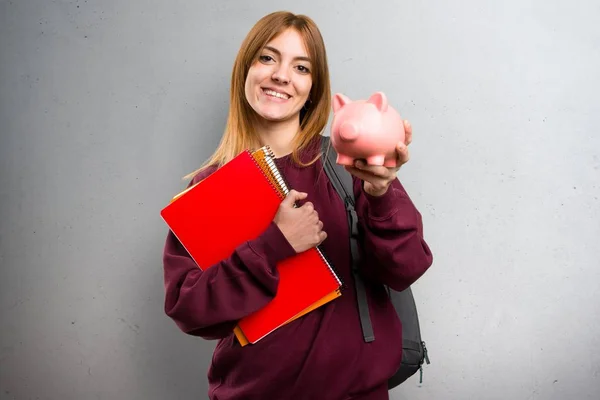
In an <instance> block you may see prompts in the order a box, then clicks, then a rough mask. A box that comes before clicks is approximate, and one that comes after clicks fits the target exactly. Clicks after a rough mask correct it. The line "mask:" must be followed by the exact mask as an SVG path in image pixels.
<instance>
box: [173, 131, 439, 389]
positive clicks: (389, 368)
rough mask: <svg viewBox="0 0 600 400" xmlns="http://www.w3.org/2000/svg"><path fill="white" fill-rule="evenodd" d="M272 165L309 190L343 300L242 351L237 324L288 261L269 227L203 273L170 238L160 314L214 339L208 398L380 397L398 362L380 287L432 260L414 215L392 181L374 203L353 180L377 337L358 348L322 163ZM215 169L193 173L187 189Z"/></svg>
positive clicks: (337, 207)
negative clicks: (235, 329) (235, 332)
mask: <svg viewBox="0 0 600 400" xmlns="http://www.w3.org/2000/svg"><path fill="white" fill-rule="evenodd" d="M319 139H320V138H319ZM317 142H318V140H316V141H315V145H314V146H313V147H311V150H307V152H306V153H305V154H304V155H303V158H305V159H310V158H311V156H312V154H311V152H312V151H318V150H319V143H317ZM277 166H278V167H279V168H280V170H281V172H282V173H283V175H284V176H285V179H286V181H287V183H288V184H289V186H290V188H293V189H296V190H298V191H301V192H306V193H308V198H307V199H306V200H305V201H311V202H312V203H313V204H314V206H315V209H316V210H317V212H318V213H319V217H320V219H321V221H323V229H324V231H325V232H327V235H328V237H327V239H326V240H325V242H324V243H323V244H322V248H323V251H324V252H325V254H326V255H327V257H328V258H329V260H330V261H331V262H332V264H333V266H334V267H335V268H336V270H337V271H338V273H339V274H340V276H341V278H342V280H343V281H344V283H345V285H346V288H345V290H344V291H343V292H342V293H343V294H342V296H341V297H339V298H338V299H336V300H334V301H333V302H330V303H329V304H326V305H324V306H322V307H320V308H318V309H317V310H315V311H313V312H311V313H309V314H307V315H305V316H303V317H301V318H299V319H297V320H295V321H293V322H291V323H289V324H287V325H285V326H283V327H281V328H279V329H277V330H276V331H275V332H273V333H271V334H270V335H268V336H267V337H265V338H263V339H262V340H260V341H259V342H258V343H256V344H253V345H248V346H246V347H243V348H242V347H241V346H240V345H239V344H238V342H237V340H236V338H235V336H234V335H233V333H232V329H233V327H234V326H235V324H236V321H237V320H239V319H240V318H242V317H244V316H246V315H248V314H250V313H252V312H254V311H256V310H258V309H260V308H261V307H263V306H265V305H266V304H267V303H268V302H269V301H270V300H271V299H272V298H273V296H274V295H275V293H276V291H277V284H278V274H277V269H276V264H277V262H278V261H280V260H283V259H284V258H286V257H288V256H291V255H293V254H294V249H293V248H292V247H291V245H290V244H289V243H288V241H287V240H286V238H285V237H284V236H283V234H282V233H281V231H280V230H279V229H278V227H277V226H276V225H275V224H274V223H272V224H271V225H270V226H269V228H268V229H267V230H266V231H265V232H264V233H263V234H262V235H261V236H259V237H257V238H255V239H253V240H250V241H248V242H245V243H243V244H241V245H240V246H239V247H238V248H237V249H236V250H235V252H234V253H233V254H231V256H230V257H229V258H226V259H224V260H222V261H221V262H220V263H218V264H216V265H214V266H212V267H211V268H208V269H206V270H205V271H204V272H202V271H201V270H200V269H199V268H198V267H197V266H196V265H195V264H194V261H193V260H192V259H191V258H190V256H189V255H188V254H187V252H186V251H185V249H184V248H183V247H182V246H181V244H180V243H179V242H178V240H177V239H176V237H175V236H174V235H173V234H172V233H171V232H169V233H168V236H167V240H166V245H165V249H164V278H165V289H166V299H165V312H166V314H167V315H168V316H169V317H171V318H172V319H173V320H174V321H175V323H176V324H177V326H178V327H179V328H180V329H181V330H182V331H183V332H185V333H187V334H190V335H195V336H200V337H203V338H205V339H218V340H219V341H218V343H217V346H216V348H215V351H214V354H213V358H212V360H211V364H210V368H209V372H208V381H209V397H210V398H211V399H213V400H231V399H236V400H237V399H244V400H252V399H269V400H270V399H273V400H274V399H293V400H296V399H298V400H303V399H319V400H347V399H369V400H371V399H372V400H380V399H388V398H389V397H388V390H387V379H388V378H389V377H390V376H391V375H392V374H393V373H394V372H395V371H396V369H397V367H398V366H399V364H400V360H401V356H402V354H401V353H402V348H401V334H402V329H401V325H400V321H399V319H398V318H397V316H396V312H395V310H394V308H393V306H392V304H391V303H390V302H389V299H388V297H387V295H386V292H385V289H384V287H383V286H382V284H387V285H389V286H390V287H392V288H393V289H396V290H402V289H404V288H406V287H407V286H409V285H411V284H412V283H414V282H415V281H416V280H417V279H418V278H419V277H421V275H423V274H424V273H425V271H426V270H427V269H428V268H429V266H430V265H431V264H432V255H431V252H430V250H429V248H428V246H427V244H426V243H425V241H424V239H423V231H422V223H421V215H420V214H419V212H418V211H417V209H416V208H415V206H414V205H413V203H412V202H411V200H410V199H409V197H408V195H407V193H406V191H405V190H404V188H403V187H402V185H401V184H400V182H399V181H398V180H397V179H396V180H395V181H394V182H393V184H392V185H391V186H390V188H389V189H388V191H387V193H386V194H385V195H383V196H381V197H373V196H370V195H369V194H367V193H366V192H364V190H363V189H362V183H361V181H360V180H358V179H356V178H355V180H354V193H355V196H356V209H357V213H358V215H359V224H360V237H361V239H362V240H361V254H362V260H363V262H362V265H361V266H360V268H361V271H362V273H363V276H364V277H365V280H366V282H365V285H366V290H367V295H368V301H369V306H370V314H371V321H372V324H373V330H374V334H375V341H373V342H370V343H365V341H364V340H363V336H362V330H361V326H360V320H359V314H358V309H357V303H356V295H355V290H354V282H353V278H352V275H351V270H350V266H351V262H350V247H349V236H348V235H349V232H348V224H347V218H346V211H345V208H344V204H343V202H342V200H341V198H340V197H339V196H338V195H337V193H336V191H335V189H334V187H333V186H332V185H331V183H330V182H329V180H328V178H327V175H326V174H325V171H324V170H323V164H322V163H321V161H320V160H319V161H317V162H316V163H315V164H313V165H311V166H309V167H304V168H303V167H299V166H297V165H295V164H293V161H292V160H291V157H290V156H286V157H282V158H280V159H277ZM213 171H214V169H208V170H205V171H203V172H201V173H200V174H198V175H197V176H196V177H195V178H194V179H193V180H192V182H191V184H193V183H195V182H198V180H200V179H203V178H205V177H206V176H208V175H209V174H210V173H211V172H213ZM239 195H240V204H243V198H244V196H251V195H252V193H240V194H239ZM198 228H199V229H210V228H209V227H206V228H203V227H198Z"/></svg>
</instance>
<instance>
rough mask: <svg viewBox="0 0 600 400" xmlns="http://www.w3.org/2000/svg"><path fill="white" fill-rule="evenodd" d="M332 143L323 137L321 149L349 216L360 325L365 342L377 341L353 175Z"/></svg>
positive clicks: (327, 172) (328, 170)
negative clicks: (363, 267)
mask: <svg viewBox="0 0 600 400" xmlns="http://www.w3.org/2000/svg"><path fill="white" fill-rule="evenodd" d="M330 144H331V141H330V139H329V137H328V136H322V141H321V149H322V155H323V167H324V168H325V173H326V174H327V176H328V177H329V180H330V181H331V184H332V185H333V187H334V188H335V190H336V191H337V193H338V194H339V196H340V197H341V198H342V200H343V201H344V205H345V206H346V212H347V215H348V225H349V226H348V228H349V230H350V250H351V255H352V275H353V276H354V285H355V287H356V299H357V302H358V311H359V315H360V325H361V327H362V331H363V338H364V340H365V342H372V341H373V340H375V335H374V333H373V326H372V324H371V316H370V315H369V304H368V302H367V292H366V290H365V285H364V282H363V280H362V278H361V277H360V275H359V271H358V263H359V257H360V254H359V251H358V215H357V214H356V210H355V209H354V205H355V203H354V200H355V199H354V185H353V180H352V175H350V173H348V171H346V170H345V169H344V167H342V166H341V165H339V164H338V163H337V162H336V160H337V153H336V152H335V149H334V148H333V147H332V146H331V145H330Z"/></svg>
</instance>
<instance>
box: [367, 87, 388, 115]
mask: <svg viewBox="0 0 600 400" xmlns="http://www.w3.org/2000/svg"><path fill="white" fill-rule="evenodd" d="M367 103H371V104H375V107H377V109H378V110H379V111H381V112H386V111H387V108H388V101H387V97H386V96H385V94H384V93H383V92H376V93H374V94H373V95H371V97H369V100H367Z"/></svg>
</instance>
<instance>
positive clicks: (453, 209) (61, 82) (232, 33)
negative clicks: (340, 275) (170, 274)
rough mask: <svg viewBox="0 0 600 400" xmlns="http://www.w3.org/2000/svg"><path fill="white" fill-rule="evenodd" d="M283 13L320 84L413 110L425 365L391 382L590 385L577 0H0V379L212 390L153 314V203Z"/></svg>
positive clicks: (594, 223)
mask: <svg viewBox="0 0 600 400" xmlns="http://www.w3.org/2000/svg"><path fill="white" fill-rule="evenodd" d="M278 9H289V10H291V11H294V12H300V13H306V14H308V15H310V16H312V17H313V18H314V19H315V20H316V21H317V23H318V24H319V26H320V27H321V29H322V31H323V34H324V36H325V40H326V44H327V46H328V52H329V53H328V54H329V60H330V63H331V73H332V84H333V90H334V91H340V92H343V93H345V94H347V95H349V96H350V97H352V98H364V97H367V96H368V95H370V94H371V93H372V92H373V91H375V90H383V91H385V92H386V93H387V94H388V96H389V98H390V101H391V103H392V104H393V105H394V106H395V107H397V108H398V109H399V110H400V111H401V113H402V114H403V116H404V117H405V118H408V119H409V120H411V121H412V123H413V125H414V144H413V145H412V146H411V148H412V159H411V161H410V163H409V164H408V165H407V166H405V167H404V168H403V169H402V171H401V173H400V176H401V178H402V180H403V182H404V183H405V185H406V186H407V188H408V190H409V191H410V194H411V195H412V197H413V199H414V201H415V202H416V204H417V206H418V207H419V208H420V209H421V210H422V212H423V217H424V223H425V227H426V235H427V239H428V241H429V243H430V245H431V247H432V249H433V251H434V254H435V265H434V267H433V268H432V270H431V271H430V272H429V273H428V274H427V275H426V276H425V277H424V278H423V279H422V280H421V281H419V282H418V284H417V285H415V288H414V290H415V294H416V297H417V301H418V305H419V310H420V313H421V318H422V325H423V326H422V329H423V337H424V339H425V340H426V341H427V343H428V347H429V350H430V355H431V361H432V364H431V365H430V366H427V368H426V369H425V374H424V383H423V384H422V385H419V384H418V377H415V378H414V379H411V380H410V381H408V382H407V383H406V384H404V385H403V386H402V387H401V388H399V389H396V390H394V391H393V392H392V398H393V399H395V400H408V399H410V400H413V399H436V400H437V399H440V400H454V399H457V400H463V399H473V400H491V399H503V400H504V399H511V400H513V399H523V400H527V399H543V400H563V399H571V398H573V399H598V398H600V350H599V349H600V291H599V288H600V268H599V266H600V261H599V259H600V257H599V255H598V247H599V244H600V218H599V217H600V215H599V200H598V197H599V196H600V186H599V185H600V169H599V168H600V158H599V157H600V132H599V129H598V126H599V124H600V112H599V99H598V97H599V91H600V73H599V71H600V51H599V50H600V25H599V24H598V21H600V3H598V2H597V1H592V0H580V1H560V0H550V1H542V0H529V1H523V0H519V1H517V0H509V1H502V2H501V1H495V0H484V1H475V0H466V1H453V2H448V1H442V0H437V1H432V0H429V1H423V0H421V1H416V0H411V1H390V0H386V1H379V2H372V1H371V2H360V1H351V2H349V1H345V2H342V1H322V2H317V1H310V2H308V1H306V2H296V1H260V2H246V1H241V0H237V1H182V0H180V1H174V0H170V1H157V0H147V1H139V0H127V1H117V0H103V1H100V0H88V1H83V0H80V1H59V0H54V1H50V0H43V1H42V0H37V1H36V0H12V1H6V0H1V1H0V68H1V69H0V132H1V141H0V204H1V206H0V210H1V214H0V224H1V225H0V263H1V275H0V289H1V292H0V311H1V338H0V363H1V365H0V389H1V390H0V398H1V399H52V400H54V399H128V400H134V399H144V400H151V399H201V398H205V397H206V389H207V387H206V378H205V373H206V369H207V367H208V364H209V361H210V355H211V352H212V349H213V346H214V343H213V342H205V341H203V340H201V339H197V338H192V337H188V336H185V335H184V334H182V333H181V332H179V331H178V330H177V328H176V327H175V325H174V324H173V323H172V322H171V321H170V320H169V319H168V318H166V317H165V315H164V314H163V309H162V306H163V282H162V264H161V254H162V246H163V242H164V237H165V234H166V226H165V225H164V223H163V221H162V220H161V219H160V216H159V211H160V209H161V208H162V207H163V206H164V205H166V203H167V202H168V200H169V199H170V197H171V196H172V195H173V194H174V193H176V192H177V191H178V190H180V189H182V188H183V187H184V186H185V182H183V181H181V180H180V177H181V176H183V175H185V174H186V173H188V172H190V171H192V170H193V169H195V168H196V167H198V166H199V165H200V163H201V162H202V161H203V160H204V159H205V158H206V157H207V156H208V155H209V154H210V153H211V152H212V150H213V149H214V147H215V145H216V144H217V141H218V140H219V137H220V135H221V132H222V128H223V123H224V119H225V115H226V107H227V96H228V87H229V78H230V71H231V66H232V63H233V60H234V57H235V54H236V52H237V50H238V48H239V45H240V43H241V41H242V39H243V37H244V35H245V34H246V32H247V31H248V30H249V29H250V27H251V25H252V24H253V23H254V22H255V21H256V20H257V19H258V18H260V17H261V16H263V15H264V14H266V13H268V12H271V11H274V10H278ZM324 400H327V399H326V398H324Z"/></svg>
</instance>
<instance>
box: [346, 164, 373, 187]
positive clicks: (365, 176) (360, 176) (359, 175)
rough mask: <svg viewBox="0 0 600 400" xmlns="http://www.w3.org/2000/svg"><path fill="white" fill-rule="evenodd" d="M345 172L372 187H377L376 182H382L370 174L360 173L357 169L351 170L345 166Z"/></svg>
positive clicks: (351, 168)
mask: <svg viewBox="0 0 600 400" xmlns="http://www.w3.org/2000/svg"><path fill="white" fill-rule="evenodd" d="M345 168H346V171H348V172H350V173H351V174H352V175H354V176H356V177H357V178H358V179H362V180H363V181H365V182H370V183H371V184H373V185H377V184H378V182H381V181H382V178H379V177H377V176H375V175H373V174H371V173H370V172H366V171H362V170H360V169H358V168H353V167H349V166H346V167H345Z"/></svg>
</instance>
